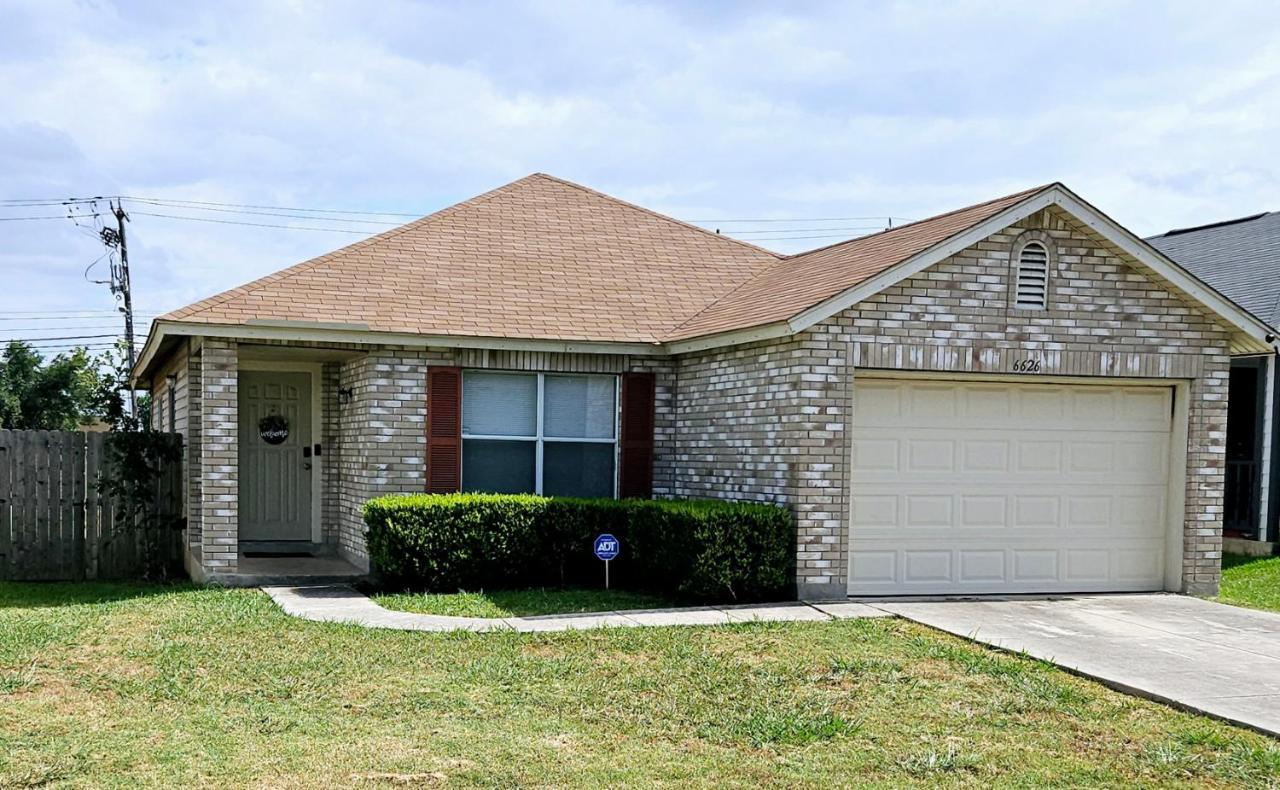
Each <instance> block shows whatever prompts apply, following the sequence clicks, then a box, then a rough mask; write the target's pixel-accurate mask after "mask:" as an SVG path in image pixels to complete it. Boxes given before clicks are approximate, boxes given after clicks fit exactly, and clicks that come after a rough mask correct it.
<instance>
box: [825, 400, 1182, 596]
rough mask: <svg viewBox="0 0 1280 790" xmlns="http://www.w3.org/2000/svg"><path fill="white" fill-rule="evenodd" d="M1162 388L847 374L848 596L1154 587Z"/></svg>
mask: <svg viewBox="0 0 1280 790" xmlns="http://www.w3.org/2000/svg"><path fill="white" fill-rule="evenodd" d="M1172 395H1173V390H1172V388H1165V387H1142V386H1122V385H1110V386H1094V385H1081V384H1049V383H1045V384H1040V383H1036V384H1024V383H1010V382H1006V381H996V380H992V381H990V382H981V381H943V380H921V379H880V378H873V377H864V378H861V379H859V380H858V381H857V384H856V385H855V388H854V399H853V400H854V428H853V458H852V496H851V508H850V510H851V518H850V535H849V592H850V593H851V594H855V595H894V594H954V593H1013V592H1087V591H1130V590H1132V591H1136V590H1159V589H1161V588H1162V586H1163V582H1164V563H1165V535H1166V532H1167V523H1168V522H1167V520H1166V509H1167V507H1168V501H1167V495H1168V491H1169V478H1170V475H1169V459H1170V441H1171V424H1172V415H1171V407H1172Z"/></svg>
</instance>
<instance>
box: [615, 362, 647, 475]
mask: <svg viewBox="0 0 1280 790" xmlns="http://www.w3.org/2000/svg"><path fill="white" fill-rule="evenodd" d="M653 405H654V378H653V374H652V373H623V374H622V419H621V423H622V435H621V436H620V437H619V444H618V459H619V469H618V495H619V496H621V497H640V498H643V499H649V498H650V497H652V496H653Z"/></svg>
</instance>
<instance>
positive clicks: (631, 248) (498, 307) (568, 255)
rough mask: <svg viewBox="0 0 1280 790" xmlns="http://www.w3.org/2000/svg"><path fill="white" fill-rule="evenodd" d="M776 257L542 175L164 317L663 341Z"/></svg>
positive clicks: (504, 335) (524, 336)
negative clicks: (689, 319) (342, 324)
mask: <svg viewBox="0 0 1280 790" xmlns="http://www.w3.org/2000/svg"><path fill="white" fill-rule="evenodd" d="M778 257H779V256H778V255H777V254H776V253H773V252H769V251H768V250H764V249H761V248H759V247H756V246H753V245H750V244H747V243H745V242H741V241H737V240H734V239H730V238H728V237H726V236H721V235H718V234H715V233H711V232H709V231H707V230H704V229H702V228H698V227H695V226H693V225H689V224H687V223H684V222H680V221H679V220H675V219H671V218H670V217H664V216H662V215H660V214H656V213H654V212H652V211H649V210H648V209H644V208H641V207H639V206H634V205H632V204H630V203H626V202H624V201H621V200H618V199H616V198H612V197H609V196H608V195H604V194H601V193H599V192H595V191H593V190H590V189H587V188H585V187H581V186H578V185H577V184H571V183H569V182H567V181H562V180H560V179H558V178H553V177H551V176H547V175H543V174H540V173H537V174H534V175H531V176H527V177H525V178H522V179H520V180H519V181H514V182H512V183H510V184H507V185H506V186H503V187H499V188H497V189H495V190H493V191H491V192H486V193H485V194H483V195H480V196H478V197H475V198H472V199H470V200H467V201H464V202H462V203H459V204H457V205H455V206H451V207H449V208H446V209H444V210H442V211H439V212H436V213H435V214H432V215H430V216H427V217H423V218H422V219H419V220H415V221H413V222H410V223H409V224H407V225H404V226H401V227H399V228H395V229H394V230H390V231H387V232H386V233H382V234H379V235H377V236H374V237H372V238H369V239H365V240H364V241H360V242H357V243H355V244H352V245H350V246H348V247H344V248H342V249H340V250H337V251H335V252H331V253H329V254H327V255H322V256H320V257H318V258H314V259H312V260H309V261H306V262H305V263H300V264H298V265H296V266H293V267H291V268H288V269H285V270H283V271H280V272H277V273H275V274H271V275H268V276H266V277H263V278H261V279H259V280H255V281H254V282H251V283H248V284H247V285H242V286H240V287H239V288H234V289H232V290H230V291H226V292H224V293H221V294H218V295H216V296H212V297H210V298H208V299H205V300H203V301H200V302H196V303H195V304H193V305H190V306H188V307H184V308H182V309H180V310H175V311H173V312H171V313H168V314H166V315H163V316H161V317H160V319H159V320H162V321H165V320H169V321H182V322H185V323H208V324H244V323H247V322H250V321H255V320H257V321H261V320H275V321H307V322H325V323H350V324H364V325H366V326H367V327H368V328H369V329H371V330H374V331H383V332H406V333H415V334H431V335H461V336H475V337H500V338H522V339H551V340H579V341H584V340H594V341H624V342H649V343H656V342H658V341H660V340H661V339H662V336H663V335H664V334H665V333H667V332H668V331H670V330H671V329H672V328H673V327H675V326H678V325H679V324H680V323H681V322H683V321H685V320H687V319H688V318H689V317H690V316H692V315H694V314H695V313H697V312H698V311H699V310H702V309H703V308H705V307H706V306H707V305H709V304H711V303H712V302H713V301H714V300H715V299H716V298H717V297H719V296H723V295H724V294H725V293H727V292H728V291H730V290H732V289H733V287H734V286H736V285H738V284H739V283H742V282H744V281H746V280H747V279H749V278H750V277H751V276H752V275H754V274H757V273H759V272H760V271H763V270H764V269H765V268H767V267H768V266H769V265H771V264H773V263H775V262H776V261H777V260H778Z"/></svg>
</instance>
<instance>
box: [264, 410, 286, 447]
mask: <svg viewBox="0 0 1280 790" xmlns="http://www.w3.org/2000/svg"><path fill="white" fill-rule="evenodd" d="M258 436H260V437H261V438H262V441H264V442H266V443H267V444H281V443H283V442H284V440H285V439H288V438H289V421H288V420H286V419H285V418H284V415H281V414H268V415H267V416H266V417H263V418H262V419H261V420H258Z"/></svg>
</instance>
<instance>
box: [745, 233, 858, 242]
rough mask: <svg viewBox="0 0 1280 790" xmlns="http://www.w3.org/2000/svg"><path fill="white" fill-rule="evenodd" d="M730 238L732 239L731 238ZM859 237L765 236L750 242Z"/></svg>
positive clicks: (856, 237)
mask: <svg viewBox="0 0 1280 790" xmlns="http://www.w3.org/2000/svg"><path fill="white" fill-rule="evenodd" d="M731 238H732V237H731ZM860 238H862V237H861V236H850V235H849V234H847V233H831V234H827V235H825V236H766V237H763V238H758V239H752V240H751V241H753V242H756V241H803V240H805V239H860Z"/></svg>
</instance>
